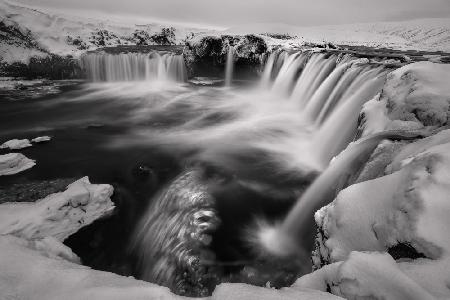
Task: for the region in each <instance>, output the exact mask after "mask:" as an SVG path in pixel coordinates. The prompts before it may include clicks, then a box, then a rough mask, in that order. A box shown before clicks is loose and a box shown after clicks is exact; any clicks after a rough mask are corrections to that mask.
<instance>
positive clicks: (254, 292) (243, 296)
mask: <svg viewBox="0 0 450 300" xmlns="http://www.w3.org/2000/svg"><path fill="white" fill-rule="evenodd" d="M276 299H280V300H290V299H292V300H297V299H302V300H309V299H311V300H338V299H342V298H340V297H337V296H334V295H331V294H329V293H325V292H321V291H317V290H313V289H307V288H297V289H294V288H283V289H281V290H276V289H270V288H262V287H255V286H251V285H247V284H243V283H234V284H231V283H223V284H221V285H219V286H217V287H216V289H215V290H214V293H213V295H212V297H211V300H276Z"/></svg>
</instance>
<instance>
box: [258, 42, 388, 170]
mask: <svg viewBox="0 0 450 300" xmlns="http://www.w3.org/2000/svg"><path fill="white" fill-rule="evenodd" d="M271 78H274V79H273V80H272V81H273V83H271ZM384 78H385V71H384V69H383V68H382V67H379V66H378V65H375V64H370V62H369V60H368V59H357V58H355V57H352V56H351V55H347V54H345V55H336V54H331V55H330V54H325V53H314V52H311V51H304V52H297V53H291V54H288V53H285V52H279V51H277V52H273V53H271V54H270V56H269V57H268V59H267V63H266V66H265V69H264V71H263V76H262V78H261V84H260V85H261V87H262V88H265V89H268V90H270V91H271V92H272V93H273V94H274V95H278V96H279V97H282V98H283V99H285V100H284V101H288V102H292V103H293V105H294V106H295V107H297V108H298V111H299V114H300V115H301V116H302V117H303V118H305V119H306V120H308V121H309V122H310V123H311V126H312V128H313V135H312V137H311V139H310V143H309V148H310V150H309V151H310V152H311V153H312V156H313V157H314V158H315V162H314V163H315V165H316V167H317V166H320V169H324V168H325V167H326V166H327V165H328V163H329V161H330V160H331V159H332V158H333V157H334V156H335V155H337V154H338V153H339V152H340V151H342V150H343V149H344V148H345V147H346V145H347V144H348V143H349V142H350V141H351V140H352V139H353V137H354V135H355V131H356V127H357V120H358V113H359V111H360V110H361V107H362V105H363V104H364V103H365V102H366V101H368V100H370V99H371V98H373V97H374V96H375V95H376V94H377V93H378V92H379V91H380V90H381V86H382V84H383V82H384Z"/></svg>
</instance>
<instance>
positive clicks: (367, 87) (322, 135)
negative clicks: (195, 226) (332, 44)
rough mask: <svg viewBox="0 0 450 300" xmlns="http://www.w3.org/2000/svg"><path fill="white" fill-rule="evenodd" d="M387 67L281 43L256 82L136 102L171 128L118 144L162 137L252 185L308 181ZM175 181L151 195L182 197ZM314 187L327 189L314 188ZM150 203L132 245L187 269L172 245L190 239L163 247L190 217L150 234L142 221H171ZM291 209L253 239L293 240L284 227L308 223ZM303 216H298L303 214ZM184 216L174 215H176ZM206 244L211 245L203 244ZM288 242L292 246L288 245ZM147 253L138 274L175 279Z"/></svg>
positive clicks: (328, 188)
mask: <svg viewBox="0 0 450 300" xmlns="http://www.w3.org/2000/svg"><path fill="white" fill-rule="evenodd" d="M232 51H233V50H232V48H231V47H230V48H229V52H228V59H227V69H226V84H227V85H230V84H231V79H232V62H233V52H232ZM385 74H386V70H385V69H384V67H382V66H380V65H379V64H373V63H371V62H369V60H367V59H357V58H354V57H351V56H349V55H340V54H334V53H333V54H329V53H316V52H311V51H304V52H297V53H287V52H283V51H277V52H274V53H272V54H271V55H269V56H268V58H267V62H266V65H265V69H264V71H263V75H262V78H261V82H260V84H259V85H258V86H257V88H256V89H253V90H251V89H250V90H246V91H242V90H237V89H227V88H225V89H221V88H214V89H211V88H200V89H198V90H196V91H195V92H192V91H191V92H190V93H185V94H181V95H179V96H177V97H171V99H170V101H162V102H161V103H160V104H159V105H156V106H152V108H151V110H150V113H149V110H141V111H143V112H144V114H143V116H142V118H143V119H145V120H148V119H149V118H152V114H155V115H163V116H171V115H173V114H175V115H176V116H177V121H178V122H177V123H176V124H175V125H173V126H171V127H170V128H163V129H158V128H156V129H155V128H152V129H151V130H145V129H139V130H138V131H137V132H136V135H135V137H134V140H126V141H124V144H126V145H131V144H133V143H135V144H141V143H148V144H152V145H159V146H160V147H163V148H164V149H166V150H167V151H174V152H175V153H176V154H178V155H179V154H180V153H181V155H180V156H182V157H184V158H185V157H188V160H189V163H192V161H194V162H201V165H203V164H202V163H206V164H205V165H207V166H213V168H214V169H216V168H217V169H219V170H220V171H221V172H222V171H223V172H224V173H225V174H226V173H227V172H229V174H233V176H232V177H233V178H235V179H236V180H238V181H239V184H240V185H242V186H245V187H249V188H251V189H252V190H254V191H258V192H261V191H267V190H269V189H270V190H271V191H273V190H274V189H276V188H277V186H280V185H282V184H283V182H286V180H284V179H285V178H286V177H283V176H285V175H286V174H288V175H287V176H289V178H296V180H297V178H301V179H303V180H304V179H307V180H306V181H307V182H309V181H308V180H311V179H312V178H314V176H316V175H317V174H318V173H320V172H323V171H324V170H325V169H327V167H328V165H329V163H330V161H331V160H332V158H333V157H334V156H336V155H338V154H339V153H340V152H341V151H342V150H343V149H344V148H346V146H347V145H348V144H349V143H350V142H351V141H352V140H353V139H354V136H355V133H356V127H357V119H358V115H359V111H360V110H361V107H362V105H363V104H364V103H365V102H366V101H368V100H370V99H371V98H373V97H374V96H376V94H377V93H379V92H380V89H381V86H382V84H383V81H384V78H385ZM212 99H213V100H214V101H211V100H212ZM183 117H186V119H183ZM380 139H381V137H378V138H374V139H372V140H370V141H369V142H366V143H364V144H362V145H360V146H359V147H357V148H353V150H354V151H353V150H352V151H350V152H348V153H347V156H346V160H347V162H349V165H348V166H349V167H351V166H353V165H352V163H350V162H353V159H354V158H358V157H361V156H365V155H367V154H368V153H369V152H370V151H371V150H372V149H373V147H375V146H376V143H377V142H378V141H379V140H380ZM174 149H176V150H174ZM333 165H334V167H335V171H333V172H332V174H331V175H332V176H331V175H330V174H329V173H328V175H326V174H325V172H326V171H325V172H324V173H323V176H325V177H324V178H325V179H324V178H322V180H321V181H320V182H319V183H316V184H315V185H313V186H312V188H313V192H309V193H307V194H305V197H309V198H307V199H309V200H307V201H306V202H305V203H306V204H305V205H306V210H308V213H311V208H315V207H316V206H317V205H320V204H321V203H322V202H321V201H323V199H322V198H320V197H319V196H320V195H324V194H323V193H325V194H326V195H325V196H327V195H329V194H331V193H332V190H333V184H334V183H333V180H335V179H336V178H339V172H341V171H342V169H340V168H339V167H338V165H340V164H335V163H333ZM341 165H342V164H341ZM344 165H345V163H344ZM269 173H270V174H274V175H270V174H269ZM261 174H265V175H264V176H266V177H268V178H266V179H265V180H267V179H269V180H267V181H262V180H261V179H260V178H261V177H263V176H261ZM336 174H338V175H336ZM330 176H331V177H330ZM255 178H256V179H255ZM280 178H281V179H280ZM330 178H331V179H330ZM258 180H259V181H258ZM277 180H278V181H277ZM298 182H301V180H300V179H299V181H298ZM179 187H180V186H179V185H178V184H174V186H170V187H169V188H168V190H167V193H169V194H170V195H169V194H167V195H165V196H164V198H158V199H157V200H156V201H157V202H158V203H160V202H166V201H173V200H174V199H178V198H177V197H178V194H177V193H178V192H175V189H174V188H179ZM320 189H322V190H323V193H322V194H321V193H316V191H317V190H320ZM295 191H296V192H297V191H298V190H295ZM191 192H192V193H191ZM311 193H312V194H311ZM183 194H186V195H189V194H192V195H196V193H195V188H193V187H190V188H189V189H183ZM311 195H313V196H314V195H317V197H313V196H311ZM319 198H320V199H319ZM167 199H169V200H167ZM170 199H171V200H170ZM180 199H181V198H180ZM180 201H181V200H180ZM182 201H185V200H182ZM302 201H303V200H302ZM193 203H194V204H195V202H193ZM150 207H151V209H149V211H148V212H147V213H146V214H145V215H144V216H143V217H142V218H143V219H142V223H141V224H145V226H144V225H143V226H142V228H140V229H138V232H137V234H136V240H135V241H134V242H135V244H136V249H140V250H139V255H143V256H145V255H146V253H147V252H149V251H150V252H151V253H153V252H155V251H156V252H158V255H159V256H160V257H158V261H165V260H167V259H169V257H172V256H174V255H175V256H177V258H173V257H172V258H170V259H171V264H173V266H172V267H171V268H172V269H183V266H185V265H186V257H188V256H185V255H184V254H183V255H181V254H180V255H178V254H176V253H175V252H177V251H178V252H180V251H179V249H181V250H182V251H188V250H186V249H187V248H188V247H187V246H186V245H187V244H189V243H182V244H183V247H181V246H177V247H180V248H177V249H178V250H170V249H168V247H167V246H166V245H171V244H174V243H175V244H176V243H178V242H179V241H180V232H182V233H183V234H184V233H186V232H188V231H189V230H191V229H189V228H191V227H189V226H191V225H189V224H190V223H189V221H187V220H186V221H185V222H187V223H186V224H184V223H183V224H178V225H177V228H179V229H177V230H176V231H174V230H168V229H163V230H162V229H160V230H161V232H156V233H148V234H147V232H150V230H147V229H148V228H165V226H167V224H166V223H167V222H168V221H167V220H166V219H165V218H155V217H154V216H155V215H163V214H164V210H165V208H164V207H163V206H157V205H156V204H155V205H152V206H150ZM189 207H190V209H192V210H191V211H189V214H192V215H193V214H194V213H195V211H199V212H201V211H202V210H203V207H202V206H201V205H197V204H195V205H194V206H192V207H191V206H189ZM297 207H298V206H296V208H294V210H293V211H292V213H291V214H289V217H288V218H287V219H286V221H285V222H283V224H284V225H283V226H282V229H281V231H278V230H277V231H274V230H272V231H265V232H256V233H255V235H257V239H258V243H262V244H264V242H265V241H266V242H267V241H269V242H275V243H279V242H280V240H279V239H277V240H273V238H274V237H273V233H274V232H276V233H277V235H278V238H283V237H284V236H286V241H285V242H286V243H284V244H283V245H287V244H288V243H293V244H295V245H297V242H298V241H297V240H296V239H293V238H292V235H291V234H290V233H291V232H293V235H295V234H296V233H297V232H298V228H297V227H298V226H300V227H301V226H303V225H304V223H302V222H304V220H297V219H296V217H295V216H298V215H299V214H298V208H297ZM303 208H304V207H303V206H302V209H303ZM160 210H161V211H160ZM300 215H301V214H300ZM293 216H294V217H293ZM300 217H301V218H304V215H301V216H300ZM177 218H178V217H177ZM181 219H182V217H179V218H178V219H177V220H181ZM293 220H294V221H293ZM179 222H182V221H179ZM188 223H189V224H188ZM152 230H153V229H152ZM305 230H308V229H305ZM309 230H311V228H309ZM286 232H287V233H288V234H286ZM261 234H262V235H261ZM155 237H157V238H155ZM180 245H181V244H180ZM266 246H267V243H266ZM205 247H206V248H208V247H207V245H205ZM266 248H267V247H266ZM269 248H270V247H269ZM285 248H286V250H290V248H289V247H288V246H286V247H285ZM149 249H150V250H149ZM164 249H167V252H168V253H165V252H164V251H165V250H164ZM171 251H172V252H173V253H172V254H171V253H170V252H171ZM269 251H270V249H269ZM174 253H175V254H174ZM180 253H181V252H180ZM183 253H184V252H183ZM152 255H153V254H152ZM197 259H198V260H197ZM197 259H196V260H195V261H196V262H197V261H200V260H201V259H200V258H199V256H198V257H197ZM150 261H152V259H151V258H149V259H143V260H142V261H141V263H142V264H141V271H142V273H143V274H150V275H151V276H149V278H151V279H153V280H155V278H162V277H163V278H164V280H163V281H167V282H177V280H176V279H175V278H172V277H173V276H175V274H173V273H170V272H169V273H168V272H163V273H161V272H162V271H161V266H160V265H158V266H154V265H152V263H150ZM200 264H201V263H200ZM155 274H156V275H155ZM161 274H163V275H164V276H161ZM158 280H159V279H158Z"/></svg>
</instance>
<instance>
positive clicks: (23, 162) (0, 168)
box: [0, 153, 36, 176]
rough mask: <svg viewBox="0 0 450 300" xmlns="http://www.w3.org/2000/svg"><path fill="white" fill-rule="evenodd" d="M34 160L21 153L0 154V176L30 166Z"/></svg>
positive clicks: (34, 163)
mask: <svg viewBox="0 0 450 300" xmlns="http://www.w3.org/2000/svg"><path fill="white" fill-rule="evenodd" d="M34 165H36V162H35V161H34V160H32V159H29V158H28V157H26V156H25V155H23V154H21V153H8V154H4V155H0V176H2V175H13V174H17V173H20V172H22V171H25V170H27V169H29V168H32V167H33V166H34Z"/></svg>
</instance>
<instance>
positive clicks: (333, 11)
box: [21, 0, 450, 27]
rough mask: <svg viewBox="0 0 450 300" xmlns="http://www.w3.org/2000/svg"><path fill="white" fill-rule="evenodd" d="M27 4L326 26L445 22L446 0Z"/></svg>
mask: <svg viewBox="0 0 450 300" xmlns="http://www.w3.org/2000/svg"><path fill="white" fill-rule="evenodd" d="M21 2H25V3H28V4H32V5H38V6H39V5H42V6H47V7H56V8H72V9H83V10H84V9H89V10H99V11H102V12H104V13H114V14H120V13H126V14H137V15H142V16H147V17H156V18H158V19H162V20H167V21H177V22H190V23H199V24H211V25H217V26H224V27H231V26H235V25H239V24H245V23H255V22H264V23H266V22H267V23H287V24H292V25H299V26H307V25H327V24H345V23H357V22H372V21H396V20H408V19H417V18H439V17H450V0H220V1H219V0H21Z"/></svg>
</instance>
